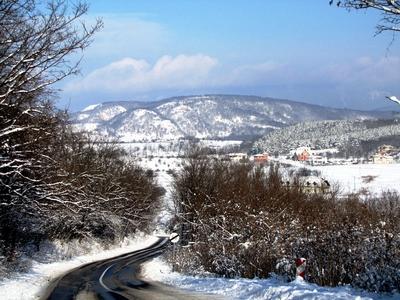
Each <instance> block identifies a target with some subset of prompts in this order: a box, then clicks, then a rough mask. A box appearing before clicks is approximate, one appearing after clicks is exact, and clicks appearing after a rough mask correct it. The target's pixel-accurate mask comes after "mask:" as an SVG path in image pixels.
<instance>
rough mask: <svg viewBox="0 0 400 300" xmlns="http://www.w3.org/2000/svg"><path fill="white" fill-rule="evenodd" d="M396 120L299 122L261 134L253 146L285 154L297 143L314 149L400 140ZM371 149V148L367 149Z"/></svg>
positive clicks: (398, 124)
mask: <svg viewBox="0 0 400 300" xmlns="http://www.w3.org/2000/svg"><path fill="white" fill-rule="evenodd" d="M399 137H400V123H399V121H398V120H397V119H391V120H337V121H314V122H305V123H299V124H296V125H294V126H289V127H286V128H283V129H280V130H276V131H274V132H271V133H269V134H267V135H266V136H264V137H263V138H262V139H260V140H259V141H257V142H256V144H255V145H256V146H257V147H259V148H260V149H262V150H264V151H268V152H271V153H273V152H279V153H287V152H289V151H290V150H293V149H296V148H297V147H301V146H310V147H312V148H315V149H324V148H325V149H326V148H333V147H336V148H348V147H359V146H361V145H362V144H363V143H368V144H370V145H371V147H372V146H373V145H374V142H377V143H378V142H379V141H384V142H386V143H392V144H393V143H394V142H396V140H397V141H400V139H399ZM369 150H371V149H369Z"/></svg>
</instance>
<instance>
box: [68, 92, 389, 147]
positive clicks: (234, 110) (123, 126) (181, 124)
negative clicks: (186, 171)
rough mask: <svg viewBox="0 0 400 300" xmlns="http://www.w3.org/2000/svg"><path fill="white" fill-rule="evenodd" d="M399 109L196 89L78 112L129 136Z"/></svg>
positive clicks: (253, 129)
mask: <svg viewBox="0 0 400 300" xmlns="http://www.w3.org/2000/svg"><path fill="white" fill-rule="evenodd" d="M393 114H394V113H393V112H382V111H361V110H350V109H343V108H331V107H324V106H320V105H315V104H307V103H302V102H298V101H292V100H287V99H275V98H270V97H258V96H243V95H225V94H212V95H192V96H179V97H170V98H166V99H162V100H158V101H152V102H140V101H116V102H109V101H108V102H104V103H101V104H97V105H90V106H88V107H87V108H85V109H84V110H82V111H80V112H77V113H75V114H73V115H72V118H71V123H72V124H73V126H74V127H75V128H76V130H88V131H94V132H95V133H97V134H99V135H103V136H107V137H111V138H114V139H119V140H120V141H123V142H137V141H151V140H176V139H180V138H187V137H196V138H208V139H210V138H218V139H226V138H229V136H235V137H241V136H261V135H265V134H267V133H268V132H270V131H272V130H275V129H279V128H283V127H286V126H290V125H294V124H297V123H300V122H304V121H318V120H347V119H351V120H353V119H378V118H390V117H391V116H392V115H393Z"/></svg>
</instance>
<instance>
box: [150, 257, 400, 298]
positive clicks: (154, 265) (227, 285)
mask: <svg viewBox="0 0 400 300" xmlns="http://www.w3.org/2000/svg"><path fill="white" fill-rule="evenodd" d="M143 269H144V272H143V274H144V276H145V277H146V278H147V279H149V280H154V281H160V282H163V283H165V284H169V285H174V286H177V287H180V288H182V289H186V290H191V291H195V292H201V293H206V294H214V295H218V296H224V297H226V298H227V299H252V300H256V299H258V300H261V299H285V300H286V299H287V300H291V299H293V300H294V299H296V300H301V299H307V300H325V299H326V300H331V299H332V300H342V299H343V300H348V299H349V300H351V299H354V300H378V299H379V300H384V299H385V300H388V299H400V294H396V295H378V294H372V293H367V292H363V291H358V290H355V289H353V288H350V287H335V288H328V287H320V286H318V285H315V284H310V283H307V282H305V281H303V280H302V279H297V280H295V281H292V282H284V281H282V280H280V279H279V278H270V279H226V278H214V277H193V276H184V275H181V274H179V273H176V272H172V270H171V267H170V266H169V265H167V264H166V263H164V262H163V261H162V259H160V258H157V259H154V260H152V261H150V262H148V263H146V264H145V265H144V268H143ZM211 298H212V296H211V295H210V299H211Z"/></svg>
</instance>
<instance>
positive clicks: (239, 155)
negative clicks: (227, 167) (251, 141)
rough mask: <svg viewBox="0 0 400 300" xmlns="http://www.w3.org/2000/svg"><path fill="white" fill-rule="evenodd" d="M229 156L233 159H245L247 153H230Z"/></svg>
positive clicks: (238, 160)
mask: <svg viewBox="0 0 400 300" xmlns="http://www.w3.org/2000/svg"><path fill="white" fill-rule="evenodd" d="M228 157H229V159H230V160H231V161H236V162H240V161H244V160H246V159H247V154H246V153H229V154H228Z"/></svg>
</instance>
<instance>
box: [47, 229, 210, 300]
mask: <svg viewBox="0 0 400 300" xmlns="http://www.w3.org/2000/svg"><path fill="white" fill-rule="evenodd" d="M168 245H170V240H169V238H167V237H159V238H158V240H157V242H155V243H154V244H152V245H151V246H149V247H147V248H144V249H141V250H138V251H134V252H131V253H128V254H123V255H120V256H116V257H113V258H110V259H105V260H100V261H96V262H93V263H89V264H86V265H83V266H81V267H79V268H76V269H74V270H72V271H70V272H69V273H67V274H64V275H63V276H61V277H59V278H57V279H56V280H54V281H53V282H52V283H51V284H50V286H49V287H48V288H47V290H46V291H45V293H44V295H43V296H42V297H41V299H42V300H71V299H77V300H95V299H102V300H121V299H124V300H125V299H129V300H130V299H135V300H136V299H193V300H195V299H210V296H209V295H208V296H206V295H199V294H189V293H187V292H185V291H182V290H179V289H176V288H174V287H171V286H167V285H163V284H161V283H156V282H146V281H143V280H141V279H140V278H139V277H138V275H139V271H140V264H141V263H143V262H145V261H147V260H150V259H152V258H154V257H156V256H159V255H160V254H162V253H163V252H164V251H165V250H166V248H167V247H168ZM212 299H215V297H212Z"/></svg>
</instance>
